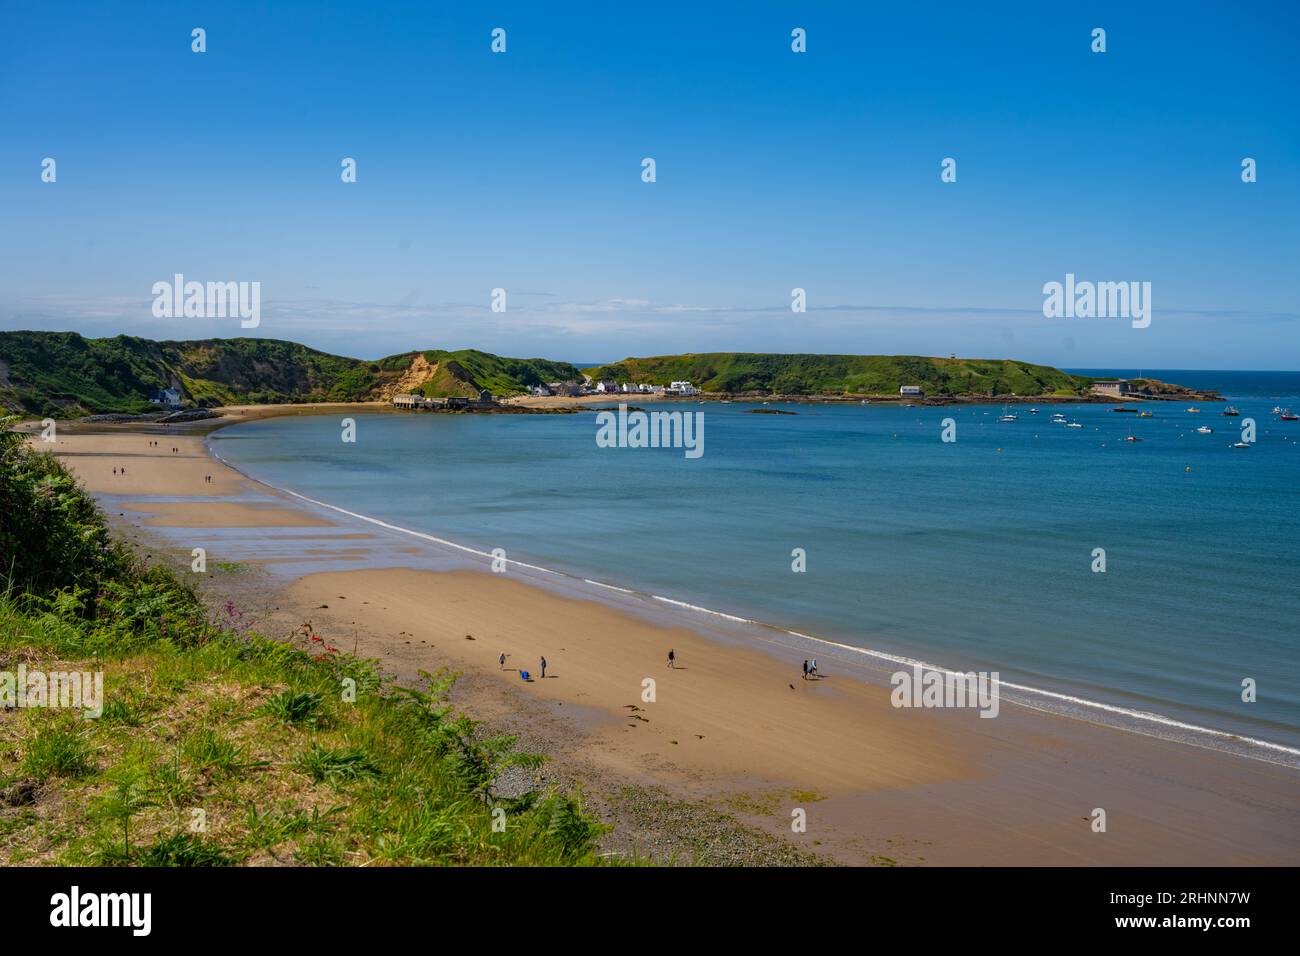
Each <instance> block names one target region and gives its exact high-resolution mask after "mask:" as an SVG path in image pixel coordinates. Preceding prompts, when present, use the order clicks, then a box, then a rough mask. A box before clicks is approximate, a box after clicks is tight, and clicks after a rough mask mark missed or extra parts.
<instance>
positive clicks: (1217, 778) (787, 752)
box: [55, 427, 1300, 865]
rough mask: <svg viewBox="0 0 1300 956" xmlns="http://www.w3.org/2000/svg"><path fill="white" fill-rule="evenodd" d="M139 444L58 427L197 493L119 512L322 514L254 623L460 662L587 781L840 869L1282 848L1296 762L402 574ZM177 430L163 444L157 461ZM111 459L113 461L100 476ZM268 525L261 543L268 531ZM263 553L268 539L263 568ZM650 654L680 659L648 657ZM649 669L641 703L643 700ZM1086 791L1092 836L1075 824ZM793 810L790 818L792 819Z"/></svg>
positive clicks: (366, 545)
mask: <svg viewBox="0 0 1300 956" xmlns="http://www.w3.org/2000/svg"><path fill="white" fill-rule="evenodd" d="M147 440H148V439H147V438H146V436H143V435H140V434H137V433H132V432H129V431H124V432H118V433H115V434H112V435H104V434H94V435H79V434H76V433H75V429H65V428H62V427H61V428H60V441H59V444H58V445H57V446H56V447H55V451H56V453H57V454H59V455H60V456H61V457H63V459H64V460H65V461H66V462H67V463H68V464H69V465H70V466H71V467H72V468H73V469H74V470H75V471H76V472H77V474H78V475H79V476H81V477H82V478H83V480H84V481H86V483H87V486H88V487H89V488H90V489H91V490H92V491H96V492H98V493H101V494H102V493H111V494H113V495H116V496H127V497H129V496H141V497H143V498H145V499H147V498H148V497H149V496H156V495H182V496H208V499H207V500H204V499H202V498H195V500H193V501H192V502H186V501H180V502H176V501H173V502H169V503H168V507H167V508H166V509H161V508H160V507H159V504H158V503H156V502H149V501H147V500H142V501H140V502H138V503H135V502H133V503H130V504H127V505H124V506H123V510H129V511H130V512H131V520H132V521H134V522H137V523H139V522H140V521H141V519H142V518H143V519H144V520H146V521H147V522H148V524H149V525H152V526H153V527H154V528H165V527H167V526H172V527H183V528H196V527H213V528H217V527H227V528H229V527H233V526H232V525H229V524H221V523H220V522H221V521H222V520H235V519H232V517H231V516H237V520H238V521H240V522H244V521H252V520H257V521H261V522H262V526H265V527H268V528H271V527H276V528H278V527H285V526H293V525H303V526H313V527H317V528H321V529H322V530H321V534H322V536H323V538H322V540H317V539H316V536H315V535H308V534H304V535H303V536H301V539H302V540H301V543H300V545H297V547H300V548H301V549H302V558H301V560H300V562H299V564H301V567H300V568H299V569H298V570H297V571H296V572H295V575H296V576H289V577H287V578H286V577H284V576H275V575H271V576H268V577H264V578H253V579H250V578H248V577H247V576H245V577H243V578H242V579H241V580H240V581H239V582H238V583H236V582H233V581H232V582H230V583H229V585H228V586H229V587H230V588H233V589H242V590H241V591H239V596H240V599H241V600H244V601H249V602H251V603H254V604H256V605H257V609H258V611H259V614H260V618H261V620H262V623H263V629H264V630H265V632H266V633H268V634H272V635H287V634H289V633H290V632H291V631H292V630H293V629H294V628H295V627H297V626H298V625H300V624H302V623H303V622H308V621H309V622H311V626H312V628H313V630H314V631H315V632H316V633H319V634H321V635H322V636H323V637H324V638H325V639H326V640H327V641H329V642H331V643H333V644H335V645H337V646H339V647H341V648H343V649H345V650H349V651H351V650H353V649H354V648H355V650H356V652H357V653H359V654H361V655H363V656H370V657H375V658H377V659H379V660H380V661H381V662H382V663H383V665H384V666H385V668H386V669H387V670H389V671H390V672H391V673H394V674H395V675H397V676H398V677H399V678H401V679H403V680H406V681H414V680H416V679H417V675H418V674H419V672H420V671H422V670H423V671H434V670H437V669H438V668H441V667H448V668H451V669H452V670H455V671H457V672H459V673H461V674H463V675H464V677H463V678H462V681H461V683H460V684H458V686H457V690H456V692H455V697H454V700H455V701H456V702H457V704H458V705H459V706H461V707H463V708H464V709H466V710H467V711H468V712H469V713H471V714H472V715H474V716H479V717H486V718H489V719H490V720H491V721H492V722H493V724H494V725H495V726H502V727H505V728H506V729H509V730H514V731H517V732H521V733H524V734H525V735H526V736H528V737H530V739H532V740H535V741H537V742H538V743H539V744H540V745H541V747H542V749H544V750H545V751H546V752H547V753H549V754H552V755H553V756H554V757H555V758H556V760H557V762H559V763H560V764H562V765H563V766H564V767H565V768H566V769H567V770H570V771H572V773H573V775H574V776H575V777H576V778H577V779H579V780H582V781H583V782H584V783H585V784H586V785H588V786H589V787H591V788H592V789H596V790H599V789H602V788H603V789H605V790H607V791H609V792H611V793H612V792H617V791H620V790H626V789H627V788H637V787H648V788H655V789H656V790H660V791H663V792H666V793H668V794H671V795H672V796H673V797H675V798H681V799H685V800H693V801H698V802H699V803H700V804H701V805H704V806H708V807H713V808H716V809H719V810H723V811H726V812H728V813H731V814H733V815H734V816H735V817H737V818H738V819H740V820H742V821H743V822H744V823H745V824H748V825H750V826H753V827H756V828H758V829H760V830H762V831H763V832H765V833H768V834H770V835H771V836H772V837H774V838H778V839H784V840H790V841H794V842H796V843H798V844H800V845H801V846H802V847H803V848H805V849H808V850H811V851H813V852H815V853H817V854H820V855H822V856H824V857H826V858H828V859H830V860H833V861H837V862H844V863H900V864H956V865H1009V864H1044V865H1070V864H1119V865H1131V864H1145V865H1155V864H1171V865H1173V864H1186V865H1210V864H1228V865H1239V864H1240V865H1244V864H1261V863H1269V864H1281V865H1294V864H1295V863H1296V862H1297V861H1300V786H1297V785H1298V784H1300V773H1297V772H1296V771H1295V770H1292V769H1290V768H1287V767H1283V766H1278V765H1274V764H1269V763H1265V762H1262V761H1258V760H1252V759H1248V758H1243V757H1238V756H1234V755H1230V754H1226V753H1222V752H1218V751H1213V750H1208V749H1204V748H1201V747H1197V746H1191V745H1187V744H1180V743H1176V742H1172V741H1167V740H1160V739H1156V738H1152V737H1146V736H1142V735H1139V734H1134V733H1128V732H1124V731H1120V730H1115V729H1111V728H1106V727H1101V726H1098V725H1094V724H1090V723H1088V722H1085V721H1080V720H1072V719H1068V718H1065V717H1060V716H1056V715H1051V714H1045V713H1041V712H1037V711H1034V710H1030V709H1027V708H1022V707H1017V706H1014V705H1011V704H1009V703H1007V702H1004V703H1003V706H1002V711H1001V714H1000V716H999V717H998V718H997V719H993V720H988V719H981V718H980V717H979V716H978V714H977V713H976V712H975V711H973V710H954V709H947V710H925V709H907V708H902V709H899V708H894V707H893V706H891V704H890V700H889V687H888V686H886V685H884V684H880V683H872V682H870V681H867V680H858V679H855V678H854V677H850V676H845V675H839V674H836V673H834V670H833V668H830V670H831V673H829V675H828V677H827V679H825V680H820V681H804V680H802V679H801V675H800V660H798V659H794V658H791V659H783V658H780V657H778V656H775V655H774V654H772V653H769V651H768V650H765V649H759V648H758V647H757V646H755V647H754V648H752V649H751V648H748V647H741V646H736V645H735V644H734V643H726V642H722V641H718V640H715V639H713V638H711V637H708V636H705V634H703V633H699V632H696V631H695V630H694V629H693V628H686V627H682V626H679V625H677V624H676V623H675V622H669V621H667V620H664V621H655V620H653V619H650V618H648V617H647V616H646V615H644V614H639V613H630V612H629V611H628V610H626V609H623V608H620V607H616V606H611V605H609V604H607V603H603V602H597V601H594V600H581V599H575V598H573V597H570V596H567V595H562V594H558V593H555V592H554V591H552V590H551V589H549V588H544V587H540V586H537V585H535V584H533V583H530V582H528V581H525V580H521V579H520V578H519V576H518V575H517V574H515V573H512V572H510V571H507V572H506V573H505V574H492V573H489V572H487V571H474V570H455V571H429V570H417V569H413V568H411V567H401V566H399V565H402V564H403V563H404V558H403V554H404V553H410V552H418V551H419V548H413V547H411V545H412V541H411V539H409V538H407V539H403V540H401V541H397V542H395V541H394V540H393V538H392V537H390V536H388V535H387V533H379V534H376V535H375V537H374V538H373V540H367V539H366V538H365V537H364V536H362V535H360V534H359V529H358V528H357V527H355V526H352V527H349V526H346V525H344V524H342V523H340V525H339V527H337V528H334V529H332V531H333V533H332V534H330V533H328V532H327V531H326V530H325V528H324V526H327V525H329V524H330V523H331V522H330V520H329V518H328V517H327V516H325V514H326V513H324V512H320V511H319V510H312V509H308V508H306V507H305V506H303V505H301V504H300V503H298V502H296V501H294V500H292V499H289V498H287V497H284V498H281V499H280V500H279V501H274V502H272V503H270V505H269V506H268V503H267V502H266V501H265V500H264V499H265V498H266V497H267V496H268V494H272V493H270V492H268V490H267V489H266V488H265V487H263V486H260V485H255V484H254V483H252V482H249V481H247V480H246V479H244V478H243V477H242V476H240V475H239V474H238V473H237V472H234V471H233V470H231V469H227V468H225V467H224V466H222V465H221V464H220V463H218V462H216V461H215V460H212V459H208V458H207V457H205V456H204V454H203V449H202V444H201V441H200V439H198V438H188V437H182V438H177V437H173V436H171V435H169V436H167V437H166V438H165V439H158V440H159V441H160V443H161V444H162V446H163V447H162V448H161V449H160V451H161V454H150V449H148V448H147ZM142 445H145V446H146V447H144V448H141V447H140V446H142ZM173 445H175V446H176V447H178V448H181V449H182V451H181V452H180V453H178V454H176V455H173V454H172V453H171V451H170V449H171V447H172V446H173ZM123 461H125V462H126V464H127V468H128V474H127V475H126V476H121V475H118V476H114V475H112V473H111V468H112V467H114V466H119V467H120V463H121V462H123ZM106 471H107V474H106ZM205 474H212V475H213V476H214V482H213V484H211V485H209V484H205V483H204V482H203V475H205ZM196 479H197V481H196ZM250 496H252V498H253V500H249V498H250ZM114 500H115V501H116V502H117V503H119V504H121V503H122V501H123V498H122V497H118V498H115V499H114ZM214 506H216V507H214ZM135 509H139V513H138V514H137V513H136V511H135ZM146 515H147V516H148V517H147V518H146V517H145V516H146ZM240 527H245V526H244V525H240ZM363 530H373V529H363ZM251 536H255V532H254V531H250V532H248V533H246V534H244V535H243V536H242V537H241V538H240V539H239V544H240V546H241V547H243V548H244V549H246V551H245V552H243V553H240V554H239V555H233V556H232V555H226V556H223V555H222V554H220V553H218V551H219V548H220V545H214V546H213V548H215V549H216V550H212V551H211V552H210V553H211V560H225V559H227V558H229V557H235V558H237V559H238V560H243V561H249V560H252V561H253V562H254V563H255V562H256V555H255V554H254V555H250V554H249V553H246V552H247V549H248V548H250V547H252V548H253V549H254V550H256V542H255V541H254V542H253V544H251V545H250V537H251ZM285 540H286V539H285V538H284V537H282V536H277V538H276V541H277V542H278V544H277V547H279V548H281V549H283V548H284V546H285ZM331 541H339V542H340V543H341V545H342V544H343V543H344V542H345V543H346V550H344V551H340V553H339V556H345V555H346V556H347V557H349V558H356V557H357V556H358V552H360V551H367V550H368V551H369V553H370V554H371V560H370V562H369V565H370V566H368V567H365V568H362V569H359V570H358V569H352V570H341V571H332V570H324V569H319V566H318V565H317V566H316V567H313V566H312V562H313V561H317V562H319V561H320V560H321V559H322V557H327V556H328V555H329V554H330V553H331V551H330V549H329V547H328V544H329V542H331ZM231 546H232V547H233V546H234V545H233V543H232V545H231ZM309 550H313V551H314V552H315V553H314V554H307V553H306V552H307V551H309ZM410 556H411V557H412V558H414V554H410ZM277 560H279V561H283V560H285V559H284V557H283V554H282V553H281V556H280V557H279V558H271V559H270V562H269V563H274V562H275V561H277ZM411 563H414V562H411ZM385 564H386V565H388V566H383V565H385ZM220 586H226V585H220ZM470 637H472V638H473V639H472V640H470V639H469V638H470ZM670 648H671V649H673V650H675V652H676V656H677V661H678V663H679V665H680V666H679V667H678V668H677V669H671V670H670V669H669V668H668V667H667V665H666V655H667V652H668V650H669V649H670ZM502 653H505V654H507V655H508V660H507V664H506V669H504V670H503V669H501V668H500V666H499V665H498V656H499V655H500V654H502ZM542 655H545V657H546V658H547V661H548V667H547V676H546V678H545V679H544V680H543V679H541V678H540V676H539V673H538V672H539V669H540V668H539V657H540V656H542ZM826 669H828V668H826V667H823V670H826ZM519 670H528V671H530V672H532V675H533V678H534V679H533V680H531V681H530V682H524V681H523V680H522V679H521V678H520V676H519V673H518V671H519ZM646 679H651V680H653V681H654V691H655V693H654V700H653V702H651V701H648V700H646V699H644V698H643V690H644V685H643V681H645V680H646ZM1098 808H1100V809H1103V810H1105V812H1106V821H1107V826H1106V831H1105V832H1094V830H1093V826H1092V818H1093V813H1094V810H1095V809H1098ZM799 811H802V812H803V813H804V814H805V815H806V820H807V826H806V832H794V831H793V830H792V827H791V824H792V820H795V819H796V818H797V815H798V812H799Z"/></svg>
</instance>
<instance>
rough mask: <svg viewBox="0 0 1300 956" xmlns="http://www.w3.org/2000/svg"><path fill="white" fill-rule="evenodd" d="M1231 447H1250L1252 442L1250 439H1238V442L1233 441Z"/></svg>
mask: <svg viewBox="0 0 1300 956" xmlns="http://www.w3.org/2000/svg"><path fill="white" fill-rule="evenodd" d="M1231 447H1233V448H1249V447H1250V442H1248V441H1236V442H1233V443H1232V446H1231Z"/></svg>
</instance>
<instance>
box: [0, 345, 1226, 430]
mask: <svg viewBox="0 0 1300 956" xmlns="http://www.w3.org/2000/svg"><path fill="white" fill-rule="evenodd" d="M584 376H585V377H587V378H588V379H590V380H591V381H593V382H596V381H613V382H615V383H619V384H621V383H625V382H626V383H632V384H637V385H659V386H668V385H670V384H671V383H673V382H678V381H687V382H691V383H693V385H694V386H696V387H697V388H699V389H701V390H702V391H704V392H710V393H714V394H730V395H749V396H754V395H783V396H791V397H795V396H839V397H844V396H862V397H893V398H897V397H898V396H899V389H900V388H901V387H902V386H905V385H907V386H917V387H919V388H920V389H921V390H922V392H923V395H924V398H925V399H926V400H929V401H935V400H938V401H942V400H946V399H958V398H975V399H986V400H988V399H997V400H1003V399H1008V398H1011V397H1013V396H1014V397H1020V398H1035V397H1041V398H1045V399H1046V398H1058V399H1074V398H1082V397H1085V396H1088V394H1089V390H1090V388H1091V386H1092V384H1093V382H1094V381H1095V380H1094V379H1092V378H1089V377H1087V376H1081V375H1072V374H1070V373H1068V372H1063V371H1061V370H1060V369H1056V368H1052V367H1051V366H1048V365H1035V364H1032V363H1030V362H1018V361H1015V360H1012V359H961V358H929V357H925V356H918V355H785V354H763V353H754V352H706V353H698V354H695V353H689V354H685V355H661V356H657V357H653V358H626V359H623V360H622V361H621V362H615V363H613V364H610V365H599V366H595V367H593V368H588V369H585V370H579V369H578V368H577V367H576V366H574V365H572V364H570V363H568V362H556V361H551V360H549V359H517V358H507V357H505V356H500V355H493V354H492V353H490V352H481V351H478V350H476V349H461V350H459V351H454V352H452V351H446V350H443V349H425V350H422V351H414V352H404V353H402V354H400V355H392V356H389V357H387V358H383V359H379V360H377V361H374V362H367V361H363V360H360V359H352V358H345V357H343V356H338V355H329V354H327V353H325V352H318V351H316V350H315V349H310V348H307V347H306V346H304V345H298V344H296V343H293V342H281V341H277V340H275V339H252V338H236V339H206V340H202V341H192V342H154V341H151V340H149V339H142V338H136V337H133V336H127V335H119V336H116V337H114V338H108V339H87V338H83V337H82V336H80V335H77V334H76V333H74V332H0V409H8V410H9V411H12V412H15V413H18V414H22V415H28V416H40V417H42V418H44V417H47V416H48V417H51V418H72V417H78V416H82V415H86V414H140V413H143V412H148V411H150V410H151V409H152V410H156V409H157V408H158V406H157V405H153V404H151V403H150V398H151V397H154V396H155V394H156V393H157V392H158V391H159V390H160V389H165V388H173V389H175V390H176V392H177V395H178V397H179V400H180V402H181V403H182V404H185V405H189V406H200V407H208V408H211V407H216V406H220V405H256V404H281V403H291V402H301V403H324V402H386V401H389V400H391V399H392V397H393V396H394V395H399V394H401V395H419V396H423V397H425V398H451V397H460V398H468V399H477V398H478V397H479V394H480V393H481V392H482V391H488V392H491V393H492V395H494V396H496V397H506V396H512V395H522V394H525V393H527V392H528V391H529V389H531V388H533V387H535V386H537V385H542V384H546V383H550V382H557V381H559V382H579V381H582V379H583V378H584ZM1134 384H1135V387H1138V386H1140V387H1141V388H1142V389H1143V390H1144V391H1145V392H1147V393H1149V395H1150V397H1156V398H1171V399H1173V398H1180V397H1202V395H1201V393H1193V392H1191V391H1190V390H1188V389H1185V388H1183V387H1181V386H1178V385H1169V384H1166V383H1163V382H1156V381H1154V380H1149V381H1148V380H1141V382H1136V381H1135V383H1134Z"/></svg>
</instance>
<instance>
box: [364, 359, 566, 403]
mask: <svg viewBox="0 0 1300 956" xmlns="http://www.w3.org/2000/svg"><path fill="white" fill-rule="evenodd" d="M416 356H421V357H423V359H424V361H425V362H427V363H429V365H431V366H437V371H436V372H435V373H434V375H433V376H432V377H431V378H430V379H429V380H428V381H426V382H423V383H421V384H417V385H414V386H413V387H412V388H411V393H412V394H419V395H425V396H427V397H429V398H445V397H447V396H451V395H465V396H467V397H473V396H475V395H476V394H477V392H478V389H482V388H486V389H487V390H488V391H489V392H491V393H492V394H493V395H516V394H519V393H521V392H524V391H527V389H528V388H529V387H531V386H533V385H540V384H542V383H544V382H555V381H569V380H572V379H577V380H581V378H582V374H581V373H580V372H579V371H578V369H577V367H576V366H573V365H570V364H569V363H568V362H552V361H549V360H547V359H514V358H503V357H502V356H500V355H493V354H492V353H490V352H480V351H478V350H477V349H461V350H460V351H457V352H448V351H446V350H444V349H426V350H424V351H421V352H407V353H405V354H403V355H394V356H392V357H391V358H386V359H382V360H381V361H380V362H379V363H378V365H379V368H380V369H381V370H382V371H384V372H389V373H400V372H404V371H406V370H407V369H409V368H410V367H411V363H412V360H413V359H414V358H415V357H416Z"/></svg>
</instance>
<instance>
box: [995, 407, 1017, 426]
mask: <svg viewBox="0 0 1300 956" xmlns="http://www.w3.org/2000/svg"><path fill="white" fill-rule="evenodd" d="M1015 420H1016V416H1015V415H1013V414H1011V408H1010V406H1008V405H1003V406H1002V414H1001V415H999V416H998V421H1000V422H1014V421H1015Z"/></svg>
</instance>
